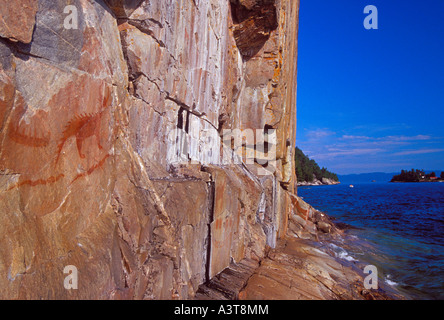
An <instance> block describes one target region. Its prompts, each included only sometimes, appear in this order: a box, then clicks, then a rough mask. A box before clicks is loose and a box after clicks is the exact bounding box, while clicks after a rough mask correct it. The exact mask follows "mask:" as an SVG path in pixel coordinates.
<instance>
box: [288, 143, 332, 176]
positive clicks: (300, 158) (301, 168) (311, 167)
mask: <svg viewBox="0 0 444 320" xmlns="http://www.w3.org/2000/svg"><path fill="white" fill-rule="evenodd" d="M294 157H295V165H296V176H297V178H298V181H306V182H312V181H313V180H314V177H316V179H318V180H322V178H327V179H331V180H333V181H339V179H338V176H337V175H336V174H335V173H332V172H330V171H328V170H327V169H326V168H324V167H323V168H322V169H321V168H320V167H319V166H318V164H317V163H316V161H314V160H312V159H310V158H308V157H307V156H306V155H305V154H304V153H303V152H302V150H301V149H299V148H298V147H296V150H295V156H294Z"/></svg>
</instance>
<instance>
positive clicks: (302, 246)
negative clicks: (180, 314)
mask: <svg viewBox="0 0 444 320" xmlns="http://www.w3.org/2000/svg"><path fill="white" fill-rule="evenodd" d="M291 200H292V204H293V208H294V209H295V210H294V211H293V212H292V214H291V215H290V217H289V221H288V229H287V233H286V235H285V236H284V237H283V238H281V239H280V240H279V241H278V242H277V244H276V246H275V248H268V250H267V252H266V254H265V256H264V257H263V258H262V259H260V260H259V261H257V260H251V259H250V260H249V259H244V260H243V261H240V262H239V263H232V264H231V265H230V267H228V268H227V269H225V270H224V271H223V272H221V273H220V274H218V275H217V276H215V277H214V278H213V279H211V280H210V281H209V282H207V283H206V284H204V285H202V286H200V288H199V290H198V292H197V294H196V297H195V299H197V300H213V299H218V300H221V299H222V300H234V299H239V300H270V299H279V300H403V299H407V297H406V296H405V295H403V294H401V293H399V292H398V291H397V290H396V289H395V288H394V287H391V286H390V285H388V284H386V283H385V282H383V281H381V280H382V279H378V284H379V285H378V289H366V288H365V287H364V278H365V277H366V276H367V275H366V274H364V272H363V270H364V267H365V266H366V265H367V264H366V263H365V262H364V261H360V260H355V259H353V258H352V259H347V254H346V255H345V256H342V257H341V255H339V256H338V254H337V252H335V250H334V249H335V248H339V250H343V251H344V252H346V251H345V250H344V249H343V248H342V247H344V246H345V247H347V246H352V245H355V244H354V243H352V242H351V241H350V239H349V238H348V237H347V235H346V233H345V232H346V230H347V226H345V225H343V226H341V225H340V224H336V223H335V222H334V221H333V219H331V218H329V217H328V216H327V215H326V214H324V213H322V212H320V211H318V210H316V209H315V208H313V207H312V206H310V205H309V204H307V203H306V202H304V201H303V200H302V199H301V198H300V197H297V196H292V199H291ZM337 244H340V246H338V245H337ZM341 253H342V252H341ZM350 258H351V257H350Z"/></svg>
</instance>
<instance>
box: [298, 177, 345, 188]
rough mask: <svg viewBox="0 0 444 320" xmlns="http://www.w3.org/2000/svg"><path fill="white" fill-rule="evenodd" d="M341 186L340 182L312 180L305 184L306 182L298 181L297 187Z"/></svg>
mask: <svg viewBox="0 0 444 320" xmlns="http://www.w3.org/2000/svg"><path fill="white" fill-rule="evenodd" d="M338 184H341V182H340V181H333V180H330V179H325V178H324V179H322V181H321V180H317V179H316V180H314V181H312V182H307V181H300V182H299V181H298V183H297V186H298V187H308V186H332V185H338Z"/></svg>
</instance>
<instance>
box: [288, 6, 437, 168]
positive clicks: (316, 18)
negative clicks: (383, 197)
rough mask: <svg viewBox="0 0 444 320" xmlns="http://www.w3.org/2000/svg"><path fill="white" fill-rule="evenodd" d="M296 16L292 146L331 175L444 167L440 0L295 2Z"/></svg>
mask: <svg viewBox="0 0 444 320" xmlns="http://www.w3.org/2000/svg"><path fill="white" fill-rule="evenodd" d="M367 5H374V6H376V7H377V9H378V30H366V29H365V28H364V25H363V22H364V19H365V17H366V16H367V14H364V7H366V6H367ZM299 18H300V20H299V40H298V47H299V48H298V92H297V95H298V102H297V103H298V105H297V108H298V111H297V113H298V119H297V121H298V130H297V137H296V145H297V146H299V147H300V148H301V149H302V150H303V151H304V152H305V153H306V154H307V155H308V156H309V157H311V158H313V159H315V160H316V162H317V163H318V164H319V165H320V166H321V167H322V166H325V167H327V168H328V169H329V170H330V171H333V172H336V173H338V174H349V173H364V172H396V171H400V170H401V169H403V168H404V169H411V168H418V169H425V170H429V169H443V170H444V98H443V95H444V1H443V0H423V1H410V0H406V1H400V0H378V1H373V0H367V1H361V0H337V1H326V0H301V7H300V17H299Z"/></svg>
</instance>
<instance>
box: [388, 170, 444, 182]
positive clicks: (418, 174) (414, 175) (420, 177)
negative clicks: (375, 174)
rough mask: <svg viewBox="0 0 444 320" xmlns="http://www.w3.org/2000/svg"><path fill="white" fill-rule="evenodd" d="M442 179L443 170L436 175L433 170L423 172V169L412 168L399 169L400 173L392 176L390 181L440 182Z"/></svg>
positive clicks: (443, 177)
mask: <svg viewBox="0 0 444 320" xmlns="http://www.w3.org/2000/svg"><path fill="white" fill-rule="evenodd" d="M442 181H444V171H442V172H441V175H440V176H439V177H438V176H437V175H436V173H435V172H431V173H427V174H426V173H425V171H424V170H419V169H412V170H410V171H408V170H401V174H398V175H395V176H393V178H392V180H391V181H390V182H442Z"/></svg>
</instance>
